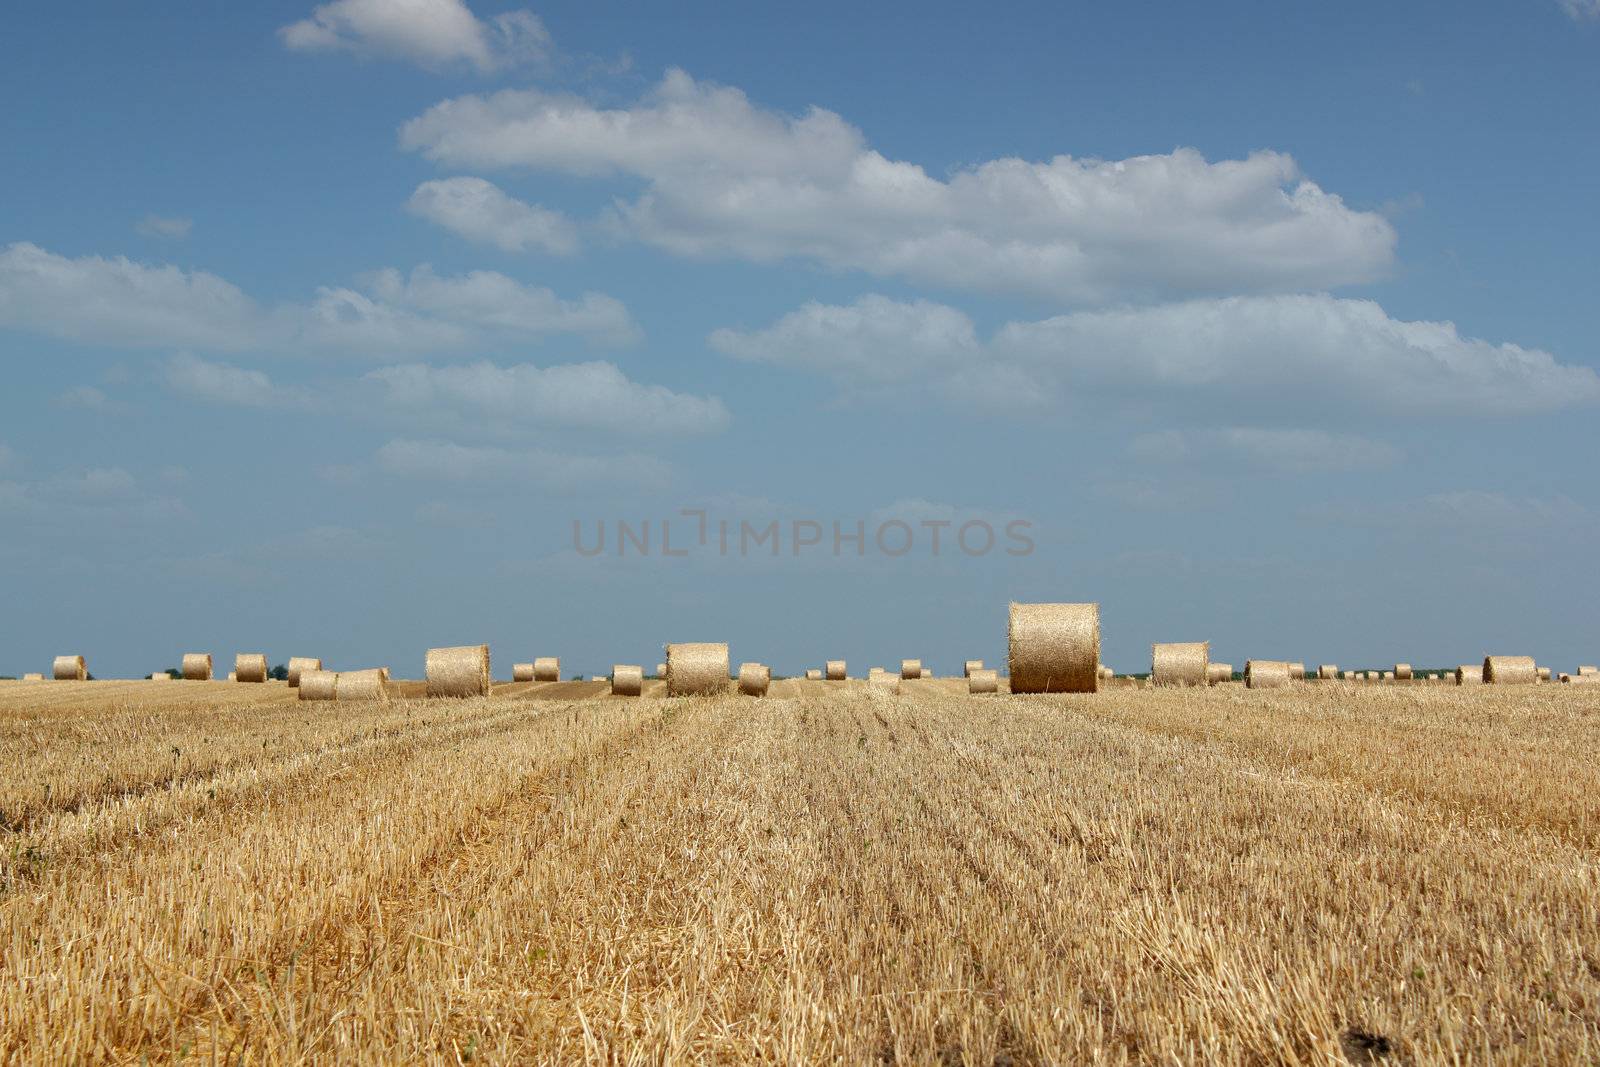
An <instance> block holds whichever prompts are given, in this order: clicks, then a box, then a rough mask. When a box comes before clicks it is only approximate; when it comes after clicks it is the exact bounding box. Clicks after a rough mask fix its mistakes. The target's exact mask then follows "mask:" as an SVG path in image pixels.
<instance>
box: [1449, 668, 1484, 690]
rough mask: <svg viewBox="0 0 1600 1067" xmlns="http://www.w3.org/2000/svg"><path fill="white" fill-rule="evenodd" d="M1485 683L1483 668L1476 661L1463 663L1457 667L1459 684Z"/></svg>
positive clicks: (1457, 682)
mask: <svg viewBox="0 0 1600 1067" xmlns="http://www.w3.org/2000/svg"><path fill="white" fill-rule="evenodd" d="M1482 683H1483V668H1482V667H1480V666H1478V665H1477V664H1476V663H1463V664H1462V665H1461V666H1459V667H1457V668H1456V684H1457V685H1481V684H1482Z"/></svg>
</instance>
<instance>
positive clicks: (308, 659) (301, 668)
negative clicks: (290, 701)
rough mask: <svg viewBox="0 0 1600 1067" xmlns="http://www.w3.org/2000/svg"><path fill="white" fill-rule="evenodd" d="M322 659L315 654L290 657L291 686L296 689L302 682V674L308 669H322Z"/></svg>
mask: <svg viewBox="0 0 1600 1067" xmlns="http://www.w3.org/2000/svg"><path fill="white" fill-rule="evenodd" d="M321 669H322V660H320V659H317V658H316V657H313V656H290V657H289V688H291V689H294V688H296V687H297V686H299V684H300V676H301V675H302V674H304V673H305V672H306V671H320V670H321Z"/></svg>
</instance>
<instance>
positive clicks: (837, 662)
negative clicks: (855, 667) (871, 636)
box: [823, 659, 849, 682]
mask: <svg viewBox="0 0 1600 1067" xmlns="http://www.w3.org/2000/svg"><path fill="white" fill-rule="evenodd" d="M844 668H845V662H844V660H842V659H830V660H829V661H828V664H827V666H826V667H824V668H823V673H824V674H825V675H826V676H827V679H828V681H830V682H842V681H844V680H845V679H846V678H847V677H849V676H848V675H847V674H846V673H845V669H844Z"/></svg>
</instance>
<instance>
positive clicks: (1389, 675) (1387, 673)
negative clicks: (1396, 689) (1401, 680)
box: [1383, 671, 1394, 682]
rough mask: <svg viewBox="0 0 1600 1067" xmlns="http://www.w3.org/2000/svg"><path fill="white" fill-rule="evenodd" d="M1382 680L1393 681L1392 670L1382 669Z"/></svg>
mask: <svg viewBox="0 0 1600 1067" xmlns="http://www.w3.org/2000/svg"><path fill="white" fill-rule="evenodd" d="M1383 680H1384V681H1386V682H1392V681H1394V671H1384V672H1383Z"/></svg>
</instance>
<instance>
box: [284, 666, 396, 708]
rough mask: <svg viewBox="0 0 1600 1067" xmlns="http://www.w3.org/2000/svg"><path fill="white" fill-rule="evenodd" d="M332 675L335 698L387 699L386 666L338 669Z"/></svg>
mask: <svg viewBox="0 0 1600 1067" xmlns="http://www.w3.org/2000/svg"><path fill="white" fill-rule="evenodd" d="M302 677H304V676H303V675H302ZM334 677H335V678H336V679H337V682H336V683H335V685H334V693H333V698H334V699H335V700H377V701H382V702H383V703H388V701H389V688H388V686H387V684H386V683H387V682H388V681H389V668H387V667H373V668H371V669H370V670H364V671H340V672H339V673H338V674H337V675H335V676H334ZM302 685H303V683H302Z"/></svg>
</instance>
